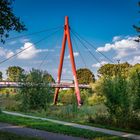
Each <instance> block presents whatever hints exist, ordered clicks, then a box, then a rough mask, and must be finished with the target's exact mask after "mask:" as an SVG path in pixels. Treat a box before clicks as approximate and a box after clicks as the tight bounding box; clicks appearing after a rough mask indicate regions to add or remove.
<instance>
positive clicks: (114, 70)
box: [98, 62, 132, 77]
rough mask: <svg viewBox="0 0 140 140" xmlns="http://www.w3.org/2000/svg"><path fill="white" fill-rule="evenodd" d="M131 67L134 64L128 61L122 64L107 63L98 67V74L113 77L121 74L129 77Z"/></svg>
mask: <svg viewBox="0 0 140 140" xmlns="http://www.w3.org/2000/svg"><path fill="white" fill-rule="evenodd" d="M131 67H132V66H131V65H130V64H129V63H127V62H125V63H121V64H105V65H103V66H101V67H100V68H99V69H98V75H99V76H111V77H112V76H116V75H118V74H121V75H123V76H125V77H127V76H128V72H129V69H130V68H131Z"/></svg>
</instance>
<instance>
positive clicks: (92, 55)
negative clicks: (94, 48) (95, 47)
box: [71, 30, 101, 65]
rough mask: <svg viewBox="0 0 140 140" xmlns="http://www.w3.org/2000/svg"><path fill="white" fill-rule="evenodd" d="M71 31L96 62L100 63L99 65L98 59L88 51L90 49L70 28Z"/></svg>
mask: <svg viewBox="0 0 140 140" xmlns="http://www.w3.org/2000/svg"><path fill="white" fill-rule="evenodd" d="M71 33H72V34H73V35H74V36H75V37H76V38H77V39H78V40H79V42H80V43H81V44H82V45H83V47H84V48H86V49H87V50H88V52H89V53H90V55H91V56H92V57H93V59H94V60H96V61H97V62H98V63H100V65H101V62H100V60H99V59H98V58H97V57H95V56H94V54H93V53H92V52H91V51H90V49H89V48H88V47H87V46H86V45H85V44H84V42H82V40H81V39H80V38H79V37H78V36H77V35H76V34H75V33H74V32H73V31H72V30H71Z"/></svg>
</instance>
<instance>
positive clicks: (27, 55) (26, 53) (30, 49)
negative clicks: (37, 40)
mask: <svg viewBox="0 0 140 140" xmlns="http://www.w3.org/2000/svg"><path fill="white" fill-rule="evenodd" d="M20 51H22V52H21V53H20V54H18V55H17V57H16V58H17V59H32V58H34V57H36V56H37V54H38V53H42V52H48V51H50V52H54V50H53V49H50V50H49V49H37V48H36V47H35V45H34V44H33V43H31V42H26V43H24V46H22V47H21V48H20V49H17V50H14V51H11V50H10V49H9V50H8V49H5V48H3V47H0V56H1V57H4V58H9V57H11V56H13V55H14V54H16V53H18V52H20Z"/></svg>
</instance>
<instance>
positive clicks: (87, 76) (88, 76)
mask: <svg viewBox="0 0 140 140" xmlns="http://www.w3.org/2000/svg"><path fill="white" fill-rule="evenodd" d="M76 73H77V78H78V82H79V84H89V83H94V82H95V76H94V74H93V73H92V72H91V71H90V70H89V69H87V68H81V69H78V70H77V72H76Z"/></svg>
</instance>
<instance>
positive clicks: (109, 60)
mask: <svg viewBox="0 0 140 140" xmlns="http://www.w3.org/2000/svg"><path fill="white" fill-rule="evenodd" d="M71 30H72V32H74V33H75V34H76V35H77V36H78V37H79V38H80V39H81V40H83V41H84V42H86V43H87V44H88V45H89V46H91V47H92V48H93V49H94V50H95V51H96V52H98V53H99V54H101V55H102V56H103V57H104V58H106V59H107V60H109V61H110V62H111V63H114V62H113V61H112V60H111V59H110V58H109V57H107V56H106V55H104V54H103V53H102V52H101V51H99V50H97V49H96V47H95V46H94V45H93V44H91V43H90V42H89V41H87V40H86V39H84V38H83V37H81V36H80V35H79V34H78V33H77V32H76V31H74V30H73V29H71Z"/></svg>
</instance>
